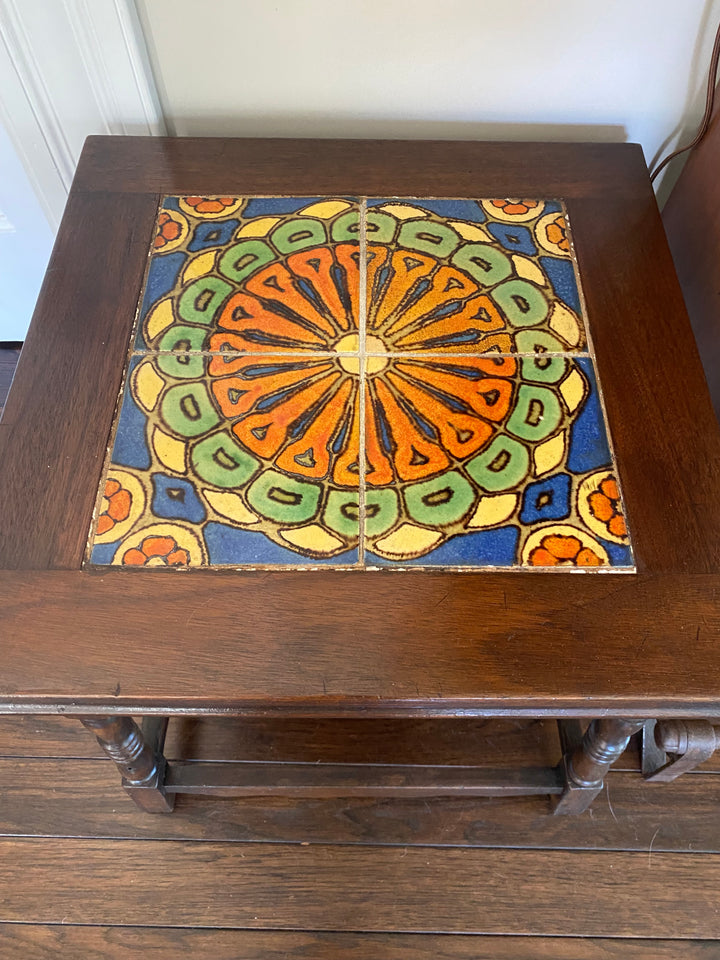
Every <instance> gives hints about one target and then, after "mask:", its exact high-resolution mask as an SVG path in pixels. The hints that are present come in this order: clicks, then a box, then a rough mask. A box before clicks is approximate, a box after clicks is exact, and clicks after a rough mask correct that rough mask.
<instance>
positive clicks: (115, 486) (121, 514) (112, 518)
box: [97, 478, 132, 536]
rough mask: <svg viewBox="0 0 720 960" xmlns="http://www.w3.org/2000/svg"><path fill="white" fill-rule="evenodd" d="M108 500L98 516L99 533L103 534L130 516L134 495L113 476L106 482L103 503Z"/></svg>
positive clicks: (99, 534)
mask: <svg viewBox="0 0 720 960" xmlns="http://www.w3.org/2000/svg"><path fill="white" fill-rule="evenodd" d="M105 501H107V506H106V507H105V509H104V510H103V512H102V513H101V514H100V516H99V517H98V525H97V535H98V536H102V535H103V534H104V533H107V532H108V531H109V530H112V528H113V527H114V526H115V524H116V523H120V522H121V521H122V520H127V518H128V517H129V516H130V507H131V506H132V497H131V495H130V491H129V490H126V489H125V488H124V487H122V486H121V485H120V484H119V483H118V481H117V480H113V479H112V478H111V479H109V480H107V481H106V482H105V492H104V500H103V505H104V504H105Z"/></svg>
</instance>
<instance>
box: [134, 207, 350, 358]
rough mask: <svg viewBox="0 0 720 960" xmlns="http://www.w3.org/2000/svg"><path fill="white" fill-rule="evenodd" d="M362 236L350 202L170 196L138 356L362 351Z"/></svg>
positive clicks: (148, 283)
mask: <svg viewBox="0 0 720 960" xmlns="http://www.w3.org/2000/svg"><path fill="white" fill-rule="evenodd" d="M359 231H360V210H359V204H358V201H356V200H352V199H347V198H344V197H332V198H323V197H254V198H249V199H247V198H238V197H167V198H165V200H164V201H163V203H162V205H161V208H160V210H159V212H158V218H157V224H156V233H155V238H154V240H153V246H152V249H151V251H150V256H149V261H148V269H147V275H146V280H145V287H144V291H143V295H142V298H141V307H140V310H139V315H138V324H137V333H136V338H135V349H136V350H138V351H141V350H152V351H168V350H180V351H185V350H207V351H212V352H228V351H230V352H250V353H257V352H265V353H266V352H287V351H298V350H300V351H307V352H308V353H313V352H317V351H323V350H324V351H327V350H330V351H353V350H356V349H357V343H358V337H359V289H360V285H359V265H358V261H359Z"/></svg>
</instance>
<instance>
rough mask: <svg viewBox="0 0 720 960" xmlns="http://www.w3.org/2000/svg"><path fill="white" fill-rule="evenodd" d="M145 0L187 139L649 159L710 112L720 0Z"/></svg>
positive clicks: (154, 55) (172, 104)
mask: <svg viewBox="0 0 720 960" xmlns="http://www.w3.org/2000/svg"><path fill="white" fill-rule="evenodd" d="M136 2H137V4H138V8H139V11H140V15H141V20H142V21H143V24H144V26H145V34H146V38H147V42H148V45H149V47H150V52H151V59H152V61H153V64H154V70H155V76H156V80H157V82H158V86H159V91H160V96H161V100H162V102H163V107H164V111H165V114H166V119H167V121H168V125H169V127H170V128H171V129H172V130H173V132H175V133H177V134H180V135H211V134H222V135H235V136H309V137H331V136H339V137H351V136H358V137H393V136H397V137H411V138H413V137H436V138H468V139H475V138H495V139H499V138H507V139H532V138H537V139H558V140H572V139H578V140H591V139H592V140H595V139H603V140H623V139H627V140H631V141H638V142H640V143H641V144H642V145H643V148H644V150H645V155H646V159H647V160H648V161H650V160H652V158H653V157H654V156H655V154H656V153H657V151H658V150H659V149H660V148H661V145H662V144H663V142H664V141H665V140H666V138H668V137H672V134H673V132H674V131H675V132H676V133H677V129H676V128H677V127H678V124H680V126H681V127H682V128H683V131H686V130H687V129H690V128H691V127H692V125H693V123H694V122H695V121H696V119H697V116H698V113H699V112H701V109H702V108H701V106H700V103H699V100H700V99H701V97H700V95H699V91H700V87H701V86H702V84H703V83H704V75H703V74H704V70H705V68H706V65H707V61H708V57H709V51H710V47H711V45H712V35H713V34H714V30H715V25H716V23H717V20H718V18H720V0H442V2H438V0H275V2H271V0H204V2H203V3H199V2H198V0H136ZM701 34H702V38H701V39H700V40H699V39H698V38H699V36H700V35H701Z"/></svg>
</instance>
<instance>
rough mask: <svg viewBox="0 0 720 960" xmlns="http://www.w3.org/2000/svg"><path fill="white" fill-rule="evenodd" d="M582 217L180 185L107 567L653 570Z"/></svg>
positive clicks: (125, 418) (112, 512)
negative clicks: (184, 189)
mask: <svg viewBox="0 0 720 960" xmlns="http://www.w3.org/2000/svg"><path fill="white" fill-rule="evenodd" d="M570 227H571V225H570V224H569V222H568V218H567V213H566V210H565V208H564V205H563V204H562V202H561V201H558V200H538V199H535V200H529V199H524V200H519V199H494V200H492V199H491V200H482V199H480V200H475V199H427V198H426V199H417V198H398V197H393V198H357V197H355V198H353V197H279V196H276V197H250V198H247V197H244V198H240V197H219V196H209V197H190V196H185V197H182V196H171V197H165V198H164V199H163V200H162V202H161V204H160V208H159V210H158V216H157V223H156V231H155V236H154V239H153V243H152V248H151V250H150V252H149V258H148V268H147V273H146V278H145V283H144V289H143V291H142V295H141V299H140V305H139V308H138V315H137V322H136V325H135V329H134V331H133V335H132V343H131V346H130V349H129V352H128V364H127V369H126V376H125V382H124V387H123V391H122V394H121V397H120V402H119V404H118V414H117V416H116V422H115V427H114V431H113V439H112V442H111V446H110V448H109V455H108V459H107V464H106V469H105V472H104V474H103V478H102V482H101V487H100V491H99V494H98V503H97V507H96V511H95V515H94V517H93V523H92V528H91V530H90V542H89V546H88V554H87V563H88V564H90V565H93V566H104V565H108V564H111V565H116V566H117V565H119V566H124V567H128V568H139V567H143V568H148V567H154V568H155V567H168V566H177V567H208V566H210V567H231V568H248V567H250V568H269V569H278V568H283V569H287V568H314V567H317V566H322V567H323V568H328V567H330V568H341V569H347V568H363V569H372V568H380V567H383V568H388V567H389V568H407V567H432V568H435V569H438V568H440V569H445V570H466V571H467V570H481V569H482V570H485V569H498V568H502V569H505V570H507V569H516V570H518V569H519V570H563V571H572V572H586V573H590V572H592V573H598V572H632V571H633V570H634V563H633V555H632V550H631V545H630V539H629V533H628V530H627V527H626V522H625V518H624V509H623V501H622V496H621V492H620V480H621V478H620V477H619V476H618V472H617V468H616V465H615V462H614V458H613V454H612V445H611V441H610V434H609V430H608V425H607V422H606V419H605V415H604V410H603V403H602V397H601V391H600V384H599V380H598V372H597V370H596V363H595V358H594V353H593V349H592V340H591V333H592V326H591V323H589V318H588V317H586V316H585V310H584V305H583V300H582V293H581V285H580V281H579V275H578V269H577V264H576V262H575V259H574V254H573V244H572V237H571V232H570Z"/></svg>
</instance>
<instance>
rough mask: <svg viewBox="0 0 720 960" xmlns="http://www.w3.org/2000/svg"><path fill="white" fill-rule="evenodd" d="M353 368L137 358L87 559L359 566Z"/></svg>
mask: <svg viewBox="0 0 720 960" xmlns="http://www.w3.org/2000/svg"><path fill="white" fill-rule="evenodd" d="M182 359H189V362H188V364H186V365H182V364H178V363H177V361H179V360H182ZM347 366H348V358H347V357H345V356H330V357H324V358H310V359H307V358H306V357H304V356H285V355H283V356H279V355H269V354H265V355H252V356H248V355H244V356H235V357H234V358H233V362H232V363H226V361H225V358H223V357H219V356H212V357H203V356H199V355H194V356H190V357H189V358H188V356H187V355H184V356H183V355H178V356H176V355H158V354H147V355H134V356H133V357H132V358H131V361H130V364H129V367H128V377H127V382H126V386H125V390H124V396H123V402H122V407H121V411H120V416H119V418H118V423H117V430H116V434H115V439H114V444H113V449H112V456H111V458H110V462H109V466H108V470H107V475H106V480H105V482H104V486H103V490H102V497H101V498H100V501H99V504H98V507H97V511H96V514H97V521H96V526H95V535H94V540H93V547H92V553H91V555H90V562H91V563H93V564H114V565H121V566H222V565H229V566H238V565H242V566H272V565H278V564H280V565H284V566H298V565H312V566H314V565H316V564H326V563H332V564H334V565H340V566H347V565H353V564H355V563H357V561H358V539H359V510H360V507H359V499H358V498H359V464H358V450H359V446H358V429H359V428H358V424H359V397H358V392H359V390H358V383H359V381H358V378H357V377H355V376H353V374H352V373H351V372H348V370H347V369H346V367H347ZM356 366H357V361H356Z"/></svg>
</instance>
